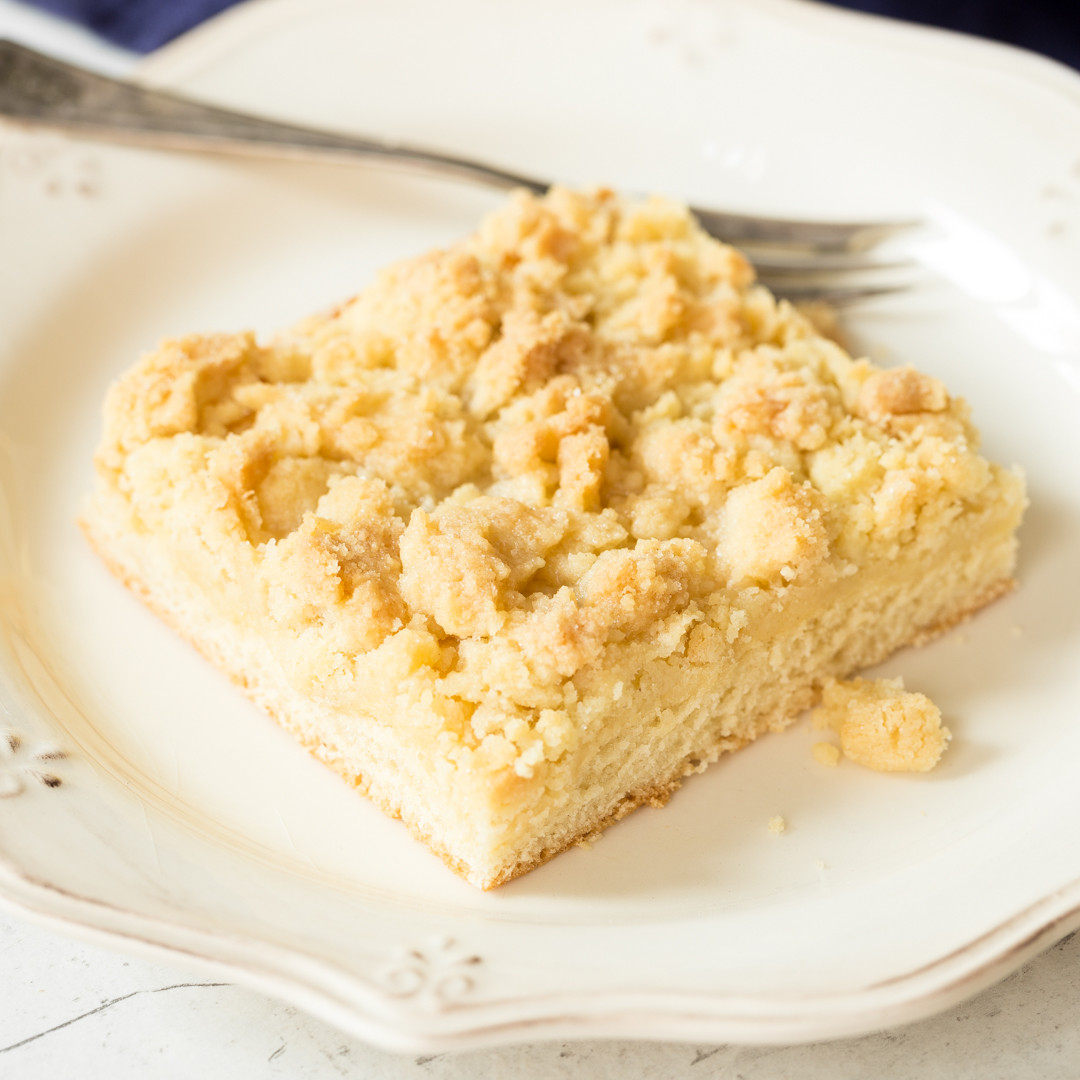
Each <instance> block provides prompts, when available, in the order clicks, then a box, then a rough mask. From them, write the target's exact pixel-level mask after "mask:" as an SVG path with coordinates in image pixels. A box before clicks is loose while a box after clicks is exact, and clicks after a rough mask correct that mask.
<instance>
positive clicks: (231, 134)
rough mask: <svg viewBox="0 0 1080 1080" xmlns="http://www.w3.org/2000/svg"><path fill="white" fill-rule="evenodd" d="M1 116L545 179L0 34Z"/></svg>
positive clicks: (720, 223)
mask: <svg viewBox="0 0 1080 1080" xmlns="http://www.w3.org/2000/svg"><path fill="white" fill-rule="evenodd" d="M0 116H2V117H7V118H8V119H9V120H14V121H16V122H21V123H24V124H27V125H29V126H32V127H46V128H53V129H57V130H60V131H67V132H71V133H74V134H81V135H89V136H93V137H95V138H100V139H108V140H112V141H117V142H128V143H141V144H144V145H151V146H171V147H174V148H176V149H182V150H210V151H218V152H229V153H245V154H259V155H262V156H272V157H297V158H336V159H338V160H342V159H346V158H356V157H365V158H369V159H375V160H382V161H387V162H395V163H397V164H404V165H411V166H414V167H417V168H421V169H424V170H426V171H430V172H437V173H443V174H447V175H451V176H457V177H460V178H463V179H466V180H474V181H479V182H480V183H483V184H487V185H489V186H491V187H497V188H502V189H504V190H505V189H507V188H515V187H523V188H528V189H529V190H530V191H533V192H535V193H536V194H538V195H539V194H542V193H543V192H545V191H546V190H547V189H548V186H549V184H548V182H547V181H544V180H538V179H536V178H535V177H532V176H522V175H521V174H520V173H514V172H510V171H508V170H506V169H501V168H499V167H497V166H494V165H488V164H485V163H484V162H481V161H474V160H471V159H468V158H461V157H455V156H454V155H452V154H442V153H439V152H438V151H435V150H426V149H423V148H421V147H418V146H410V145H408V144H407V143H401V142H390V141H386V140H381V139H372V138H367V137H364V136H357V135H343V134H338V133H337V132H333V131H321V130H318V129H315V128H308V127H300V126H298V125H295V124H281V123H278V122H277V121H274V120H265V119H263V118H262V117H259V116H252V115H250V114H248V113H242V112H233V111H232V110H230V109H220V108H217V107H216V106H213V105H204V104H202V103H201V102H198V101H193V100H192V99H191V98H185V97H181V96H180V95H178V94H171V93H167V92H165V91H162V90H151V89H148V88H147V87H145V86H141V85H140V84H138V83H134V82H125V81H123V80H120V79H111V78H109V77H108V76H106V75H98V74H96V73H95V72H90V71H86V70H85V69H83V68H80V67H75V66H74V65H72V64H66V63H64V62H63V61H62V60H56V59H54V58H53V57H51V56H44V55H42V54H41V53H38V52H35V51H34V50H33V49H28V48H27V47H26V46H24V45H19V44H17V43H15V42H13V41H4V40H0ZM690 209H691V211H692V212H693V213H694V214H695V215H696V216H697V218H698V220H699V221H700V222H701V224H702V226H703V227H704V228H705V230H706V232H709V233H711V234H712V235H713V236H716V237H719V238H720V239H721V240H726V241H728V242H731V243H740V244H747V245H753V244H765V245H769V246H771V245H786V246H789V247H792V246H793V247H795V248H799V249H806V250H808V251H816V252H831V251H836V252H839V251H864V250H866V249H868V248H870V247H872V246H873V245H874V244H876V243H877V242H878V241H880V240H882V239H883V238H884V237H886V236H889V235H891V234H892V233H894V232H898V231H901V230H903V229H907V228H910V227H911V226H912V224H914V223H913V222H911V221H894V222H840V221H795V220H791V219H786V218H769V217H761V216H758V215H750V214H733V213H728V212H725V211H721V210H713V209H708V208H705V207H695V206H692V207H690Z"/></svg>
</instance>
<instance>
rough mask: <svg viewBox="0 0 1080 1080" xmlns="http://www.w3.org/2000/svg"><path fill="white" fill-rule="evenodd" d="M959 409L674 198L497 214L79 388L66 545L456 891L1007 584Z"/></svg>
mask: <svg viewBox="0 0 1080 1080" xmlns="http://www.w3.org/2000/svg"><path fill="white" fill-rule="evenodd" d="M976 444H977V435H976V432H975V430H974V428H973V427H972V426H971V424H970V423H969V422H968V415H967V409H966V408H965V406H964V403H963V402H962V401H961V400H959V399H957V398H952V397H950V396H949V395H948V393H947V392H946V390H945V388H944V387H943V386H942V385H941V383H939V382H938V381H937V380H936V379H933V378H930V377H929V376H927V375H923V374H920V373H919V372H917V371H915V370H914V369H912V368H910V367H902V368H898V369H894V370H880V369H878V368H876V367H874V366H873V365H872V364H870V363H868V362H867V361H865V360H852V359H851V358H850V357H849V356H848V355H847V354H846V353H845V352H844V351H843V350H842V349H841V348H840V347H839V346H837V345H836V344H834V343H833V342H832V341H829V340H826V339H825V338H823V337H821V336H820V335H819V334H818V333H816V332H815V330H814V329H813V327H812V326H811V325H810V323H809V322H807V321H806V320H805V319H804V318H802V317H801V316H800V315H799V314H798V313H797V312H796V311H795V310H794V309H793V308H792V307H791V306H790V305H789V304H787V303H784V302H777V301H776V300H775V299H774V298H773V297H772V296H771V295H770V294H769V293H768V292H767V291H766V290H765V289H763V288H761V287H759V286H757V285H755V284H754V280H753V272H752V270H751V268H750V267H749V265H748V264H747V262H746V261H745V260H744V259H743V258H742V256H741V255H739V253H738V252H736V251H735V250H733V249H732V248H730V247H727V246H725V245H723V244H720V243H717V242H716V241H714V240H713V239H711V238H710V237H708V236H707V235H706V234H705V233H704V232H702V230H701V229H700V228H699V227H698V225H697V224H696V223H695V221H694V220H693V219H692V218H691V217H690V216H689V215H688V214H687V212H686V211H685V210H684V209H683V208H681V207H679V206H676V205H673V204H671V203H668V202H663V201H659V200H652V201H648V202H645V203H642V204H638V205H629V204H626V203H623V202H621V201H620V200H619V199H617V198H616V197H614V196H613V195H612V194H611V193H609V192H604V191H601V192H596V193H592V194H575V193H572V192H569V191H565V190H555V191H553V192H552V193H551V194H550V195H548V196H546V197H545V198H542V199H537V198H534V197H531V196H528V195H524V194H519V195H515V196H514V197H513V198H512V199H511V200H510V202H509V204H508V205H507V206H506V207H505V208H504V209H503V210H501V211H500V212H498V213H496V214H495V215H493V216H492V217H491V218H489V219H488V220H487V221H486V222H484V224H483V225H482V226H481V228H480V229H479V231H478V232H477V233H476V234H475V235H473V236H471V237H469V238H468V239H466V240H464V241H463V242H461V243H460V244H458V245H457V246H456V247H453V248H451V249H450V250H448V251H437V252H434V253H432V254H429V255H425V256H423V257H421V258H418V259H415V260H413V261H410V262H405V263H402V264H400V265H397V266H394V267H392V268H390V269H389V270H387V271H386V272H385V273H384V274H383V275H382V276H381V277H380V278H379V279H378V280H377V281H376V283H375V284H374V285H372V286H371V288H370V289H368V290H367V291H366V292H365V293H364V294H363V295H361V296H360V297H358V298H357V299H355V300H353V301H351V302H350V303H348V304H346V305H345V306H343V307H341V308H340V309H338V310H336V311H334V312H332V313H331V314H328V315H324V316H321V317H317V318H314V319H311V320H309V321H307V322H305V323H302V324H301V325H300V326H298V327H296V328H295V329H293V330H292V331H290V332H288V333H286V334H284V335H282V336H281V337H279V338H278V339H276V340H275V341H272V342H271V343H269V344H266V345H260V344H258V343H257V342H256V341H255V340H254V339H253V338H252V337H251V336H250V335H246V334H238V335H220V336H209V337H189V338H184V339H181V340H179V341H170V342H167V343H165V344H164V345H163V346H162V347H161V348H160V349H159V350H158V351H157V352H156V353H153V354H151V355H150V356H147V357H145V358H144V359H143V360H142V361H141V362H140V363H138V364H137V365H136V366H135V367H134V368H133V369H132V370H131V371H130V372H129V373H128V374H127V375H126V376H124V378H122V379H121V380H120V382H119V383H118V384H117V385H116V386H115V387H113V389H112V390H111V391H110V393H109V397H108V401H107V403H106V407H105V434H104V438H103V441H102V443H101V447H100V449H99V451H98V454H97V458H96V464H97V474H98V482H97V488H96V491H95V493H94V495H93V497H92V499H91V501H90V503H89V506H88V509H87V512H86V517H85V522H84V524H85V529H86V532H87V534H88V535H89V537H90V539H91V541H92V542H93V544H94V545H95V547H96V548H97V549H98V551H99V552H100V553H101V555H102V556H103V558H104V559H105V560H106V562H107V563H108V564H109V565H110V566H111V567H112V569H113V570H114V571H115V573H116V574H117V575H118V576H119V577H120V578H122V579H123V580H124V581H125V582H127V583H128V584H129V585H130V586H131V587H132V588H133V589H134V590H135V591H136V592H138V593H139V594H140V595H141V596H142V597H143V598H144V599H145V600H146V601H147V602H148V603H149V604H150V605H151V606H152V607H153V608H154V609H155V610H156V611H158V612H159V613H160V614H161V615H162V616H163V617H164V618H166V619H167V620H168V621H169V622H170V623H172V624H173V625H174V626H175V627H176V628H177V629H178V630H179V631H180V632H181V633H182V634H184V635H185V636H186V637H188V638H189V639H190V640H191V641H193V642H194V643H195V644H196V645H197V646H198V647H199V648H200V649H201V650H202V651H203V653H205V654H206V656H207V657H209V658H210V660H211V661H213V662H214V663H215V664H217V665H219V666H220V667H221V668H223V669H224V670H225V671H227V672H228V673H229V674H230V675H231V676H232V677H233V678H234V679H235V680H236V682H237V683H239V684H240V685H241V686H242V687H243V688H244V689H245V691H246V692H247V693H248V694H249V695H250V697H251V698H253V699H254V700H255V701H256V702H258V703H259V704H260V705H262V706H263V707H264V708H265V709H266V710H267V711H268V712H270V713H271V714H272V715H273V716H275V717H276V718H277V719H278V720H279V721H280V722H281V723H282V724H283V725H284V726H285V727H287V728H288V729H289V730H290V731H292V732H293V733H294V734H295V735H296V736H297V737H298V738H299V739H300V741H301V742H303V744H304V745H305V746H307V747H308V748H309V749H310V750H311V751H312V752H313V753H315V754H316V755H317V756H318V757H319V758H321V759H322V760H323V761H325V762H326V763H327V764H328V765H330V766H331V767H332V768H333V769H335V770H337V771H338V772H339V773H341V774H342V775H343V776H344V777H345V778H346V779H347V780H349V782H351V783H352V784H354V785H355V786H356V787H357V788H358V789H359V790H360V791H362V792H364V793H365V794H366V795H367V796H369V797H370V798H371V799H373V800H374V801H375V802H376V803H377V804H378V805H379V806H381V807H382V808H383V809H384V810H385V811H386V812H387V813H389V814H392V815H394V816H398V817H400V818H401V819H402V820H403V821H404V822H405V823H406V824H407V825H408V827H409V828H410V829H411V830H412V832H413V833H414V834H415V835H416V836H418V837H419V838H421V839H422V840H424V841H425V842H426V843H427V844H428V845H429V846H430V847H431V848H432V849H433V850H434V851H435V852H437V853H438V854H439V855H440V856H442V858H443V859H445V861H446V862H447V863H448V864H449V865H450V866H451V867H452V868H453V869H455V870H456V871H458V872H459V873H460V874H462V875H463V876H464V877H466V878H467V879H468V880H469V881H471V882H473V883H474V884H476V885H478V886H481V887H483V888H489V887H491V886H493V885H498V884H499V883H500V882H504V881H507V880H508V879H510V878H512V877H514V876H516V875H518V874H521V873H524V872H525V871H527V870H530V869H532V868H533V867H535V866H538V865H539V864H540V863H542V862H544V861H545V860H546V859H549V858H551V856H553V855H555V854H556V853H557V852H559V851H561V850H563V849H564V848H566V847H567V846H568V845H571V844H573V843H575V842H577V841H580V840H583V839H585V838H587V837H589V836H590V835H592V834H595V833H596V832H597V831H598V830H600V829H603V828H605V827H606V826H608V825H610V824H611V823H612V822H614V821H616V820H617V819H619V818H620V817H622V816H623V815H624V814H626V813H627V812H628V811H630V810H632V809H633V808H634V807H635V806H637V805H639V804H641V803H643V802H650V803H653V804H654V805H655V804H659V803H662V802H663V801H664V800H666V799H667V798H668V796H669V795H670V794H671V793H672V792H673V791H674V790H675V789H676V788H677V787H678V786H679V784H680V783H681V782H682V780H683V778H684V777H685V776H687V775H689V774H691V773H695V772H699V771H701V770H702V769H703V768H704V767H705V766H706V765H707V764H708V763H709V762H712V761H715V760H716V758H717V757H718V756H719V755H720V754H722V753H723V752H724V751H727V750H733V749H735V748H736V747H739V746H742V745H743V744H745V743H747V742H749V741H750V740H751V739H754V738H756V737H757V736H758V735H760V734H762V733H763V732H765V731H770V730H777V729H779V728H782V727H784V726H785V725H786V724H788V723H789V722H790V721H791V720H792V718H793V717H794V716H795V715H796V714H797V713H798V712H799V711H800V710H802V709H804V708H805V707H806V706H808V705H810V704H811V703H812V702H813V701H814V700H815V697H816V694H817V692H818V689H819V688H820V686H821V685H822V684H823V683H824V681H825V680H827V679H829V678H832V677H842V676H844V675H846V674H848V673H850V672H852V671H854V670H856V669H858V668H861V667H863V666H865V665H867V664H872V663H875V662H876V661H879V660H881V659H882V658H884V657H885V656H887V655H888V654H889V653H891V652H892V651H893V650H894V649H897V648H899V647H900V646H901V645H905V644H908V643H911V642H918V641H924V640H926V639H927V638H929V637H931V636H933V635H934V634H936V633H938V632H939V631H941V630H942V629H944V628H945V627H948V626H950V625H952V624H953V623H955V622H957V620H959V619H962V618H963V617H964V616H966V615H968V614H970V613H971V612H972V611H974V610H975V609H977V608H979V607H981V606H982V605H983V604H985V603H987V602H988V601H990V600H992V599H993V598H994V597H996V596H999V595H1000V594H1001V593H1003V592H1005V591H1006V590H1007V589H1008V588H1010V586H1011V584H1012V580H1011V576H1010V575H1011V573H1012V570H1013V564H1014V559H1015V552H1016V543H1015V539H1014V532H1015V529H1016V527H1017V524H1018V523H1019V520H1020V515H1021V511H1022V508H1023V505H1024V492H1023V485H1022V481H1021V479H1020V477H1019V476H1018V474H1017V473H1015V472H1009V471H1006V470H1003V469H1001V468H999V467H997V466H994V465H991V464H989V463H988V462H987V461H985V460H984V459H983V458H982V457H980V456H979V455H978V453H977V452H976Z"/></svg>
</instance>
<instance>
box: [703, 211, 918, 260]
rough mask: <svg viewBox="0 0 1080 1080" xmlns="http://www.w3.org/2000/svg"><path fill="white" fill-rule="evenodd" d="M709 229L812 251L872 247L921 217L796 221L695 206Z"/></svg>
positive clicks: (741, 241) (733, 239) (722, 236)
mask: <svg viewBox="0 0 1080 1080" xmlns="http://www.w3.org/2000/svg"><path fill="white" fill-rule="evenodd" d="M691 209H692V210H693V212H694V214H696V215H697V218H698V220H699V221H700V222H701V224H702V227H703V228H704V229H705V231H706V232H708V233H710V234H711V235H712V236H715V237H717V239H719V240H724V241H726V242H728V243H732V244H736V245H740V246H746V245H750V244H753V243H760V244H774V245H778V246H785V247H789V248H790V247H794V248H800V249H802V250H803V251H805V252H807V253H812V252H819V253H820V252H856V251H868V250H869V249H870V248H872V247H874V246H875V245H876V244H880V243H881V242H882V241H883V240H886V239H888V238H889V237H890V236H895V235H896V234H897V233H900V232H904V231H906V230H908V229H912V228H915V227H916V226H917V225H918V224H919V222H917V221H876V222H871V221H861V222H856V221H847V222H844V221H796V220H793V219H789V218H768V217H755V216H752V215H746V214H731V213H726V212H724V211H721V210H706V209H702V208H700V207H691Z"/></svg>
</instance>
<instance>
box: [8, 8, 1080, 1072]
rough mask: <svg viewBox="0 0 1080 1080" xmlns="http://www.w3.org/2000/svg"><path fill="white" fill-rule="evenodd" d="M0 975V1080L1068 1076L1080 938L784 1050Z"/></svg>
mask: <svg viewBox="0 0 1080 1080" xmlns="http://www.w3.org/2000/svg"><path fill="white" fill-rule="evenodd" d="M0 35H2V36H9V37H15V38H17V39H19V40H22V41H25V42H27V43H28V44H31V45H35V46H36V47H39V48H46V49H49V50H51V51H54V52H56V53H57V54H58V55H62V56H66V57H70V58H73V59H77V60H81V61H83V62H86V63H90V64H93V65H94V66H97V67H98V68H100V69H103V70H108V71H113V72H120V71H123V70H125V69H126V68H127V67H129V66H130V65H131V63H132V62H133V58H132V57H130V56H129V55H127V54H125V53H123V52H122V51H121V50H117V49H112V48H108V47H105V46H103V45H101V44H100V43H99V42H97V41H95V40H93V39H92V38H90V37H89V36H88V35H85V34H82V33H80V32H79V31H77V30H75V29H73V28H71V27H69V26H66V25H64V24H62V23H60V22H58V21H56V20H54V19H51V18H48V17H46V16H43V15H40V14H39V13H38V12H36V11H33V10H30V9H28V8H26V7H23V6H22V5H20V4H18V3H15V2H13V0H0ZM0 827H2V822H0ZM0 973H2V974H0V1077H5V1078H6V1077H13V1078H19V1080H23V1078H35V1077H39V1076H40V1077H44V1076H62V1077H80V1078H85V1080H96V1078H99V1077H102V1078H103V1077H109V1078H110V1080H127V1078H133V1080H134V1078H139V1080H158V1078H167V1077H185V1078H186V1077H191V1076H199V1077H200V1078H202V1080H219V1078H220V1080H224V1078H226V1077H228V1078H230V1080H231V1078H235V1077H245V1078H259V1077H278V1076H288V1077H297V1078H311V1080H323V1078H333V1077H365V1078H387V1080H389V1078H410V1077H430V1078H445V1080H450V1078H457V1077H461V1078H463V1077H470V1078H482V1077H493V1078H494V1077H500V1078H501V1077H509V1076H513V1077H527V1078H544V1077H555V1076H559V1077H567V1076H575V1077H588V1078H590V1080H602V1078H607V1077H618V1078H619V1080H635V1078H638V1077H641V1078H645V1077H648V1078H654V1077H672V1078H677V1077H683V1076H685V1077H687V1078H692V1080H704V1078H721V1077H725V1078H736V1077H738V1078H741V1080H769V1078H780V1077H794V1076H797V1077H800V1078H802V1080H814V1078H818V1077H821V1078H826V1077H827V1078H829V1080H844V1078H846V1077H865V1076H889V1077H895V1078H904V1077H927V1076H931V1077H936V1076H940V1077H948V1078H951V1080H967V1078H971V1080H974V1078H976V1077H977V1078H979V1080H993V1078H995V1077H1003V1078H1004V1077H1009V1078H1017V1077H1040V1078H1045V1080H1053V1078H1057V1077H1061V1078H1065V1077H1078V1076H1080V935H1074V936H1073V937H1071V938H1068V939H1066V940H1065V941H1063V942H1061V943H1059V944H1058V945H1057V946H1055V947H1054V948H1053V949H1051V950H1050V951H1049V952H1047V953H1046V954H1044V955H1043V956H1041V957H1040V958H1038V959H1037V960H1036V961H1034V962H1033V963H1031V964H1029V965H1028V966H1027V967H1025V968H1023V969H1022V970H1020V971H1019V972H1017V973H1016V974H1014V975H1013V976H1011V977H1010V978H1009V979H1007V980H1006V981H1005V982H1004V983H1002V984H1001V985H999V986H997V987H994V988H992V989H991V990H989V991H986V992H985V993H983V994H982V995H980V996H979V997H978V998H976V999H974V1000H972V1001H970V1002H968V1003H966V1004H964V1005H962V1006H960V1007H959V1008H956V1009H954V1010H952V1011H950V1012H948V1013H945V1014H944V1015H942V1016H939V1017H936V1018H934V1019H931V1020H927V1021H924V1022H922V1023H920V1024H916V1025H913V1026H910V1027H907V1028H903V1029H898V1030H893V1031H885V1032H881V1033H879V1034H876V1035H871V1036H867V1037H864V1038H860V1039H848V1040H842V1041H838V1042H832V1043H823V1044H817V1045H809V1046H794V1047H761V1048H747V1047H731V1046H720V1047H715V1046H696V1045H685V1044H658V1043H627V1042H581V1043H549V1044H537V1045H530V1046H520V1047H510V1048H502V1049H497V1050H490V1051H474V1052H469V1053H464V1054H456V1055H454V1054H439V1055H434V1056H430V1055H427V1056H419V1057H403V1056H396V1055H392V1054H387V1053H384V1052H382V1051H379V1050H375V1049H373V1048H371V1047H369V1046H366V1045H364V1044H363V1043H360V1042H358V1041H356V1040H355V1039H351V1038H348V1037H347V1036H344V1035H342V1034H341V1033H340V1032H338V1031H336V1030H335V1029H334V1028H332V1027H330V1026H328V1025H327V1024H325V1023H322V1022H321V1021H317V1020H314V1019H312V1018H310V1017H308V1016H306V1015H304V1014H303V1013H301V1012H300V1011H299V1010H297V1009H296V1008H294V1007H292V1006H289V1005H286V1004H282V1003H280V1002H277V1001H273V1000H271V999H269V998H266V997H263V996H262V995H260V994H257V993H254V992H252V991H249V990H247V989H244V988H242V987H239V986H234V985H230V984H220V983H215V982H214V981H212V980H208V979H206V978H204V977H201V976H199V975H193V974H192V973H191V972H190V971H186V970H184V969H183V968H181V967H174V966H171V965H167V964H162V963H151V962H147V961H145V960H141V959H134V958H130V957H127V956H125V955H123V954H121V953H119V952H114V951H111V950H109V949H104V948H99V947H96V946H90V945H85V944H82V943H80V942H76V941H73V940H70V939H68V938H66V937H64V936H61V935H59V934H56V933H53V932H51V931H48V930H43V929H41V928H39V927H38V926H36V925H34V924H33V923H31V922H30V921H27V920H26V919H24V918H21V917H19V916H17V915H14V914H11V913H9V912H6V911H0Z"/></svg>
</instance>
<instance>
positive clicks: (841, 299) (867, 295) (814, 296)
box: [761, 278, 910, 308]
mask: <svg viewBox="0 0 1080 1080" xmlns="http://www.w3.org/2000/svg"><path fill="white" fill-rule="evenodd" d="M761 283H762V285H765V286H766V287H767V288H769V289H770V290H771V291H772V292H773V293H775V294H776V295H777V296H778V297H780V298H781V299H783V300H790V301H791V302H792V303H793V304H803V303H807V302H814V303H822V304H827V305H829V306H830V307H837V308H840V307H850V306H851V305H852V304H857V303H860V302H861V301H863V300H872V299H874V298H875V297H879V296H894V295H896V294H897V293H902V292H907V291H908V289H909V287H910V286H908V285H906V284H892V285H848V286H845V285H837V284H836V283H835V282H834V283H832V284H817V285H811V284H786V283H784V282H782V281H771V280H769V279H768V278H761Z"/></svg>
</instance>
